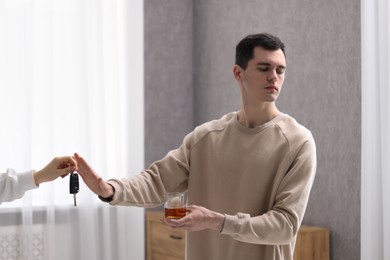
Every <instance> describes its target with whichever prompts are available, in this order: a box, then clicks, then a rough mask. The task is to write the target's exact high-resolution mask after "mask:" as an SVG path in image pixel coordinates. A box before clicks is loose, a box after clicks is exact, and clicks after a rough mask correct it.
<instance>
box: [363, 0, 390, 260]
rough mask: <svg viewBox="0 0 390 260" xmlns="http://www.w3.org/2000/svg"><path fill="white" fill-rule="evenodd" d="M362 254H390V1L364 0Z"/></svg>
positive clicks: (365, 258) (378, 256)
mask: <svg viewBox="0 0 390 260" xmlns="http://www.w3.org/2000/svg"><path fill="white" fill-rule="evenodd" d="M361 10H362V12H361V13H362V178H361V183H362V186H361V187H362V191H361V259H362V260H371V259H375V260H382V259H383V260H389V259H390V81H389V79H390V78H389V77H390V76H389V75H390V64H389V62H390V46H389V44H390V20H389V19H390V18H389V17H390V4H389V1H388V0H362V1H361Z"/></svg>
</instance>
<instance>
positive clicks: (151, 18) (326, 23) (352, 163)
mask: <svg viewBox="0 0 390 260" xmlns="http://www.w3.org/2000/svg"><path fill="white" fill-rule="evenodd" d="M256 32H271V33H274V34H276V35H278V36H279V37H280V38H281V39H282V40H283V41H284V42H285V43H286V46H287V50H286V52H287V66H288V69H287V75H286V81H285V84H284V87H283V90H282V93H281V96H280V98H279V100H278V102H277V104H278V106H279V108H280V109H281V110H282V111H283V112H285V113H288V114H290V115H292V116H294V117H295V118H296V119H297V120H298V121H299V122H301V123H302V124H304V125H305V126H307V127H308V128H309V129H311V131H312V133H313V135H314V138H315V139H316V143H317V152H318V171H317V177H316V180H315V183H314V186H313V190H312V194H311V198H310V201H309V205H308V208H307V212H306V216H305V219H304V223H306V224H311V225H319V226H326V227H329V228H330V230H331V256H332V259H333V260H338V259H340V260H357V259H360V139H361V138H360V137H361V126H360V124H361V112H360V109H361V101H360V85H361V80H360V0H350V1H336V0H318V1H308V0H279V1H261V0H256V1H255V0H253V1H239V0H225V1H215V0H214V1H212V0H198V1H190V0H186V1H183V0H146V1H145V61H146V63H145V88H146V89H145V91H146V92H145V99H146V100H145V104H146V107H145V111H146V112H145V113H146V114H145V116H146V125H145V129H146V139H145V145H146V155H145V158H146V164H147V165H148V164H149V163H150V162H152V161H154V160H156V159H159V158H161V156H163V155H165V153H166V152H167V151H168V150H170V149H172V148H175V147H176V146H177V145H179V144H180V143H181V141H182V138H183V137H184V135H185V134H186V133H187V132H188V131H190V130H192V127H193V126H194V125H198V124H200V123H203V122H205V121H208V120H210V119H214V118H218V117H220V116H221V115H223V114H225V113H226V112H229V111H232V110H238V109H239V104H240V98H239V90H238V86H237V84H236V82H235V80H234V78H233V76H232V66H233V63H234V48H235V45H236V44H237V42H238V41H239V40H240V39H241V38H242V37H244V36H245V35H247V34H249V33H256Z"/></svg>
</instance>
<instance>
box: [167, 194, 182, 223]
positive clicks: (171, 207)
mask: <svg viewBox="0 0 390 260" xmlns="http://www.w3.org/2000/svg"><path fill="white" fill-rule="evenodd" d="M165 198H166V199H167V200H166V202H165V204H164V211H165V218H169V219H179V218H182V217H184V216H185V215H186V196H185V192H172V193H167V194H165Z"/></svg>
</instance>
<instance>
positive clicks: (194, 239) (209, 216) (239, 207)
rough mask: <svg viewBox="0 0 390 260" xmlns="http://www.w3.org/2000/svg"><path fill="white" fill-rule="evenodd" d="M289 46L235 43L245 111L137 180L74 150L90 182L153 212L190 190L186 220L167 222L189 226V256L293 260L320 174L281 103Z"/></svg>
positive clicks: (271, 41)
mask: <svg viewBox="0 0 390 260" xmlns="http://www.w3.org/2000/svg"><path fill="white" fill-rule="evenodd" d="M284 51H285V50H284V44H283V43H282V42H281V41H280V39H279V38H277V37H275V36H273V35H270V34H266V33H261V34H255V35H249V36H247V37H245V38H244V39H243V40H241V41H240V42H239V43H238V45H237V47H236V64H235V65H234V67H233V75H234V77H235V79H236V81H237V82H238V85H239V87H240V91H241V100H242V105H241V108H240V110H239V111H238V112H232V113H228V114H226V115H225V116H223V117H222V118H220V119H218V120H214V121H210V122H207V123H205V124H203V125H201V126H199V127H197V128H195V130H194V131H193V132H191V133H190V134H188V135H187V136H186V137H185V138H184V141H183V144H182V145H181V146H180V147H179V148H178V149H176V150H173V151H171V152H169V153H168V154H167V155H166V156H165V157H164V158H163V159H162V160H160V161H157V162H155V163H153V164H152V165H151V166H150V167H149V168H148V169H145V170H144V171H142V172H141V173H140V174H139V175H137V176H135V177H132V178H128V179H122V180H118V179H112V180H109V181H107V182H106V181H103V180H102V179H101V178H100V177H99V175H97V174H96V173H95V172H94V171H93V169H92V168H91V167H90V166H89V165H88V164H87V163H86V161H85V160H84V159H83V158H82V157H80V156H79V155H77V154H75V158H76V161H77V163H78V167H79V173H80V175H81V177H82V178H83V180H84V182H85V183H86V184H87V185H88V186H89V187H90V189H91V190H92V191H93V192H95V193H96V194H97V195H99V197H100V198H101V199H102V200H103V201H107V202H110V204H112V205H133V206H140V207H153V206H156V205H159V204H161V203H163V202H164V194H165V193H167V192H173V191H185V190H187V191H188V204H189V206H188V207H187V215H186V216H185V217H184V218H182V219H173V220H168V219H164V220H163V222H164V223H165V224H166V225H168V226H171V227H173V228H180V229H184V230H187V231H189V232H187V241H186V247H187V248H186V259H187V260H199V259H202V260H238V259H240V260H241V259H245V260H255V259H256V260H259V259H263V260H273V259H278V260H279V259H283V260H290V259H291V260H292V259H293V250H294V246H295V240H296V235H297V232H298V229H299V227H300V224H301V221H302V218H303V215H304V212H305V209H306V205H307V202H308V198H309V193H310V190H311V187H312V183H313V180H314V176H315V173H316V148H315V142H314V139H313V137H312V135H311V133H310V131H309V130H307V129H306V128H305V127H303V126H301V125H300V124H298V123H297V122H296V121H295V120H294V119H293V118H292V117H290V116H288V115H287V114H284V113H281V112H280V111H279V110H278V109H277V107H276V105H275V101H276V99H277V97H278V96H279V94H280V91H281V89H282V85H283V82H284V77H285V71H286V59H285V58H286V57H285V53H284Z"/></svg>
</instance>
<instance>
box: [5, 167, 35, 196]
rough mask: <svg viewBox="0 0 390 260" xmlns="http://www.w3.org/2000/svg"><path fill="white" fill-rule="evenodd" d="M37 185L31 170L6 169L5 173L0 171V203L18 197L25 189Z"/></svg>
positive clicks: (33, 187)
mask: <svg viewBox="0 0 390 260" xmlns="http://www.w3.org/2000/svg"><path fill="white" fill-rule="evenodd" d="M37 187H38V186H37V185H36V184H35V181H34V177H33V171H32V170H31V171H27V172H22V173H17V172H16V171H15V170H14V169H8V170H7V172H6V173H0V203H2V202H8V201H12V200H16V199H19V198H21V197H22V196H23V195H24V193H25V192H26V191H28V190H31V189H35V188H37Z"/></svg>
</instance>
